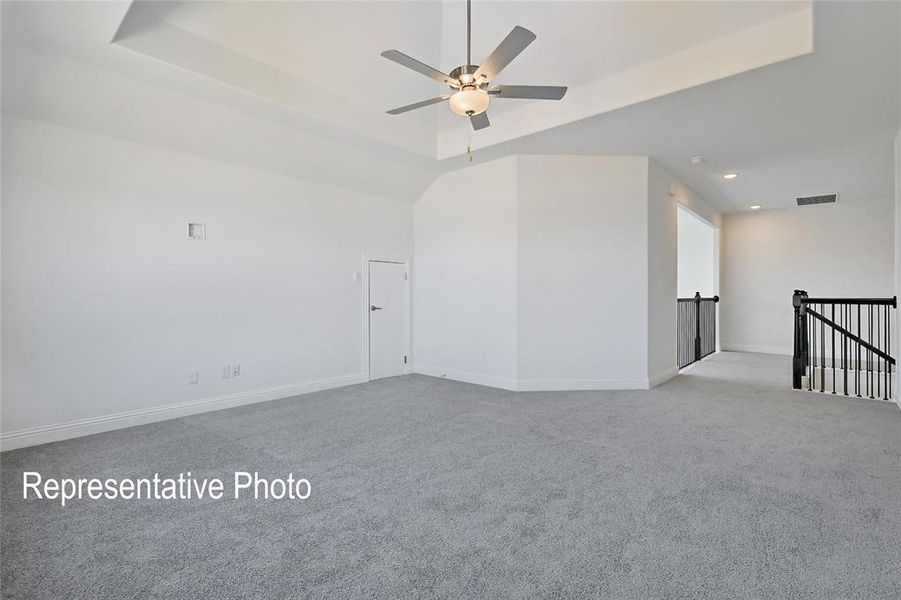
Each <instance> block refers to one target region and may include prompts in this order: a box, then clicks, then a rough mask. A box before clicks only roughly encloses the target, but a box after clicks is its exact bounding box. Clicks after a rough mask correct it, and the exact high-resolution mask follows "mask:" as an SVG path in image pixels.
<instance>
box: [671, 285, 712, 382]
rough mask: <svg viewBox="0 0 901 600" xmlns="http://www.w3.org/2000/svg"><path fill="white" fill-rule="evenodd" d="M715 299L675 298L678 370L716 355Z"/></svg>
mask: <svg viewBox="0 0 901 600" xmlns="http://www.w3.org/2000/svg"><path fill="white" fill-rule="evenodd" d="M719 301H720V297H719V296H714V297H712V298H702V297H701V293H700V292H695V295H694V297H693V298H678V299H677V312H676V362H677V363H678V365H679V368H680V369H684V368H685V367H687V366H688V365H690V364H692V363H696V362H697V361H699V360H701V359H702V358H704V357H705V356H709V355H710V354H713V353H714V352H716V303H717V302H719Z"/></svg>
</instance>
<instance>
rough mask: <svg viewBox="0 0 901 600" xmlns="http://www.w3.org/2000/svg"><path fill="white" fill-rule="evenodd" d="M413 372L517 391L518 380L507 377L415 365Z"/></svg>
mask: <svg viewBox="0 0 901 600" xmlns="http://www.w3.org/2000/svg"><path fill="white" fill-rule="evenodd" d="M413 372H414V373H419V374H420V375H429V376H430V377H443V378H446V379H453V380H454V381H463V382H465V383H474V384H476V385H487V386H488V387H493V388H500V389H502V390H509V391H511V392H515V391H516V380H515V379H509V378H506V377H495V376H494V375H484V374H482V373H472V372H469V371H454V370H451V369H442V368H440V367H431V366H428V365H413Z"/></svg>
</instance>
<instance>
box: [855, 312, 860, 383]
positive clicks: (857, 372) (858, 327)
mask: <svg viewBox="0 0 901 600" xmlns="http://www.w3.org/2000/svg"><path fill="white" fill-rule="evenodd" d="M860 331H861V329H860V304H858V305H857V339H861V337H860ZM854 373H855V375H854V381H855V383H856V384H857V397H858V398H860V343H858V344H857V364H856V365H854Z"/></svg>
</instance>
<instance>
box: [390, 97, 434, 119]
mask: <svg viewBox="0 0 901 600" xmlns="http://www.w3.org/2000/svg"><path fill="white" fill-rule="evenodd" d="M448 98H450V96H438V97H436V98H429V99H428V100H422V101H421V102H414V103H413V104H408V105H406V106H401V107H400V108H392V109H391V110H386V111H385V112H386V113H388V114H389V115H399V114H400V113H405V112H409V111H411V110H416V109H417V108H422V107H423V106H429V105H432V104H438V103H439V102H444V101H445V100H447V99H448Z"/></svg>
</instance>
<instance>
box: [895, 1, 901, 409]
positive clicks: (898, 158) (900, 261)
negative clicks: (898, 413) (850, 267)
mask: <svg viewBox="0 0 901 600" xmlns="http://www.w3.org/2000/svg"><path fill="white" fill-rule="evenodd" d="M898 14H899V32H901V11H898ZM899 48H901V44H899ZM898 81H899V85H901V77H899V80H898ZM899 115H901V107H899ZM894 250H895V295H898V294H899V292H901V129H899V130H898V135H896V136H895V247H894ZM895 339H896V340H901V319H895ZM896 347H897V346H896ZM896 379H897V382H896V387H895V389H901V387H897V386H899V385H901V369H899V370H898V375H897V376H896ZM899 396H901V394H895V402H897V403H898V405H899V406H901V397H899Z"/></svg>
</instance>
